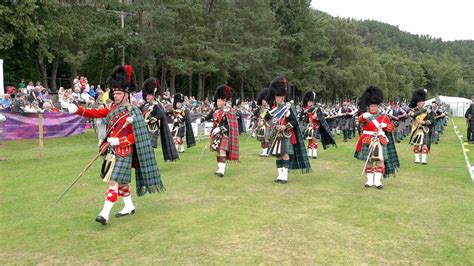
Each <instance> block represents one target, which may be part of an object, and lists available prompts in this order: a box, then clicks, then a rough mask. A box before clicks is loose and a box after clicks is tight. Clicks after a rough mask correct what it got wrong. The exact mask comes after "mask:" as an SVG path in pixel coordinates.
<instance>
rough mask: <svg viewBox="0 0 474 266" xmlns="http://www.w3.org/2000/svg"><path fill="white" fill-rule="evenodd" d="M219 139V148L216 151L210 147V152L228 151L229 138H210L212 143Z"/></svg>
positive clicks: (224, 136) (223, 136)
mask: <svg viewBox="0 0 474 266" xmlns="http://www.w3.org/2000/svg"><path fill="white" fill-rule="evenodd" d="M219 139H220V144H219V146H218V147H217V148H216V149H214V148H213V147H212V145H211V151H228V150H229V136H227V135H220V136H215V137H212V143H213V142H214V141H216V140H219Z"/></svg>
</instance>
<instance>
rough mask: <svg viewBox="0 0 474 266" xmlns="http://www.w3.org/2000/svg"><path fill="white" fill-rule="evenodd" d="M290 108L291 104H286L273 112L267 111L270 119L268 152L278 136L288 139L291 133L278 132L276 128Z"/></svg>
mask: <svg viewBox="0 0 474 266" xmlns="http://www.w3.org/2000/svg"><path fill="white" fill-rule="evenodd" d="M290 108H291V103H286V104H285V105H281V106H279V107H278V108H275V109H273V110H270V111H269V114H270V116H271V117H272V119H271V123H270V128H271V130H270V134H269V138H268V139H269V140H270V143H271V145H270V147H269V149H268V151H269V152H270V151H271V150H272V148H273V146H274V145H275V143H276V140H277V138H278V137H280V136H285V137H290V136H291V133H289V132H285V130H284V131H279V130H278V129H277V128H278V126H279V125H280V120H281V119H282V118H283V117H284V116H285V115H286V114H287V112H289V111H290ZM288 134H290V136H289V135H288Z"/></svg>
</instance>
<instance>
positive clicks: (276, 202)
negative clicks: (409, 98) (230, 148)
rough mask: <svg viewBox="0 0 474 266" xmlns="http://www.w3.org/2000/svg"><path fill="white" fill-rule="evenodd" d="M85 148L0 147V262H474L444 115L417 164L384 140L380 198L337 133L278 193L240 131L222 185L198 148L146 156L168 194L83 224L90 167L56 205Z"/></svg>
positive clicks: (271, 167) (89, 206)
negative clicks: (389, 155) (385, 169)
mask: <svg viewBox="0 0 474 266" xmlns="http://www.w3.org/2000/svg"><path fill="white" fill-rule="evenodd" d="M454 123H456V124H457V125H458V126H459V129H460V131H461V132H462V133H463V134H465V125H464V121H463V120H462V119H454ZM96 143H97V141H96V137H95V134H94V133H93V132H88V133H86V134H84V135H80V136H74V137H69V138H62V139H47V140H46V141H45V158H44V159H42V160H40V159H39V156H38V150H37V141H34V140H24V141H15V142H12V141H9V142H3V143H1V144H0V158H1V159H2V160H1V161H0V169H1V170H0V171H1V172H0V187H1V194H0V223H1V226H0V235H1V238H0V248H1V249H0V264H7V263H8V264H38V263H41V264H102V263H107V264H136V263H138V264H157V263H160V264H261V263H264V264H310V263H311V264H313V263H320V264H328V263H331V264H388V263H390V264H473V263H474V184H473V182H472V181H471V179H470V176H469V173H468V171H467V169H466V163H465V161H464V158H463V154H462V149H461V144H460V143H459V140H458V138H457V137H456V135H455V134H454V131H453V126H452V122H451V121H450V122H449V126H448V127H447V130H446V132H445V133H444V134H443V135H442V136H441V142H440V144H437V145H433V148H432V153H431V154H430V155H429V157H428V163H429V165H428V166H423V165H415V164H414V163H413V159H414V158H413V155H412V153H411V147H410V146H408V145H407V144H406V141H405V142H404V143H401V144H399V145H397V149H398V153H399V156H400V158H401V164H402V166H401V169H400V171H399V173H398V174H397V176H396V177H394V178H390V179H388V180H385V181H384V185H385V188H384V189H383V190H381V191H380V190H377V189H375V188H371V189H366V188H364V182H365V178H364V176H363V175H361V170H362V164H363V162H361V161H357V160H355V159H354V158H353V157H352V155H353V151H354V147H355V140H351V141H350V142H347V143H344V142H342V141H341V139H340V138H339V137H338V144H339V146H338V148H330V149H328V150H326V151H322V149H320V158H318V159H317V160H312V161H311V163H312V167H313V172H312V173H311V174H306V175H300V174H296V173H290V176H289V183H288V184H286V185H279V184H275V183H274V182H273V179H274V178H275V177H276V169H275V159H274V158H269V159H263V158H260V157H258V154H259V153H260V148H259V145H258V143H257V141H256V140H254V139H252V138H248V137H247V136H243V137H241V163H240V164H232V165H228V166H227V169H226V176H225V177H224V178H218V177H216V176H214V175H213V172H214V171H215V170H216V167H217V166H216V162H215V156H214V154H211V152H208V151H206V152H205V153H204V155H203V156H202V160H201V161H198V158H199V155H200V153H201V151H202V150H203V147H204V145H205V144H206V141H205V140H203V141H201V142H199V143H198V145H197V147H194V148H192V149H188V150H187V151H186V153H184V154H182V155H181V156H182V159H181V160H180V161H178V162H175V163H163V160H162V155H161V151H160V150H157V151H156V154H157V161H158V163H159V166H160V171H161V174H162V178H163V180H164V183H165V186H166V188H167V191H166V192H165V193H163V194H155V195H147V196H145V197H141V198H137V197H135V198H134V201H135V205H136V206H137V212H136V214H134V215H132V216H128V217H124V218H121V219H116V218H114V217H111V220H110V221H109V224H108V225H107V226H102V225H100V224H98V223H96V222H95V221H94V218H95V216H96V215H97V214H98V212H99V211H100V210H101V208H102V204H103V196H102V195H103V194H104V193H105V190H106V185H105V183H103V182H102V181H101V180H99V177H98V173H99V167H100V164H99V163H97V164H95V165H94V166H93V167H92V169H90V171H89V172H88V173H87V174H86V175H85V176H83V178H82V179H81V180H80V181H79V183H77V184H76V186H75V187H74V188H73V189H72V190H71V191H70V192H69V193H68V194H67V195H66V196H65V197H64V198H63V200H62V201H61V202H59V203H55V201H56V199H57V198H58V196H59V195H60V194H61V193H62V192H63V190H64V189H65V188H66V187H67V186H68V185H69V183H70V182H71V181H72V180H73V179H74V178H75V177H76V175H77V174H78V173H79V172H80V171H81V170H82V169H83V167H84V166H85V165H86V164H87V163H88V162H89V161H90V160H91V159H92V158H93V157H94V155H95V153H96V152H97V148H96ZM467 148H469V147H467ZM468 153H474V146H473V149H472V151H470V152H468ZM470 156H472V155H470ZM471 158H474V156H472V157H471ZM133 186H134V182H132V187H133ZM121 207H122V204H121V202H120V203H119V204H117V205H116V206H115V207H114V209H113V210H112V212H113V213H115V212H116V211H118V210H120V208H121ZM112 216H113V215H112Z"/></svg>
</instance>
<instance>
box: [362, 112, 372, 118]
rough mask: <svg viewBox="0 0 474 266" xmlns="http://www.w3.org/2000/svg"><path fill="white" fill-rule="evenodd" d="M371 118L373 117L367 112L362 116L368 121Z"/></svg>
mask: <svg viewBox="0 0 474 266" xmlns="http://www.w3.org/2000/svg"><path fill="white" fill-rule="evenodd" d="M371 116H372V115H371V114H370V113H369V112H365V113H363V114H362V117H363V118H364V119H368V118H369V117H371Z"/></svg>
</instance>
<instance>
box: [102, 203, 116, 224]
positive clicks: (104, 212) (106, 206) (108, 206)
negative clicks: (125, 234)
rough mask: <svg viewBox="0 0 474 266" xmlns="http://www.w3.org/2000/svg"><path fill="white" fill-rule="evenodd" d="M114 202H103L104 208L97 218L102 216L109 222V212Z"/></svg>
mask: <svg viewBox="0 0 474 266" xmlns="http://www.w3.org/2000/svg"><path fill="white" fill-rule="evenodd" d="M114 204H115V202H110V201H108V200H106V201H105V202H104V208H102V211H100V213H99V216H102V217H104V219H105V220H106V221H108V220H109V215H110V211H111V210H112V207H113V206H114Z"/></svg>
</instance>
